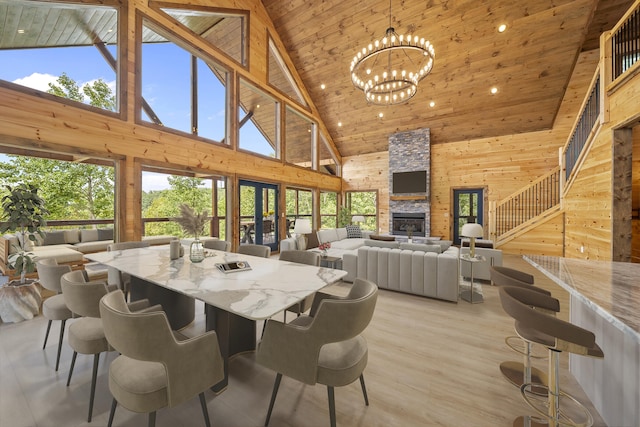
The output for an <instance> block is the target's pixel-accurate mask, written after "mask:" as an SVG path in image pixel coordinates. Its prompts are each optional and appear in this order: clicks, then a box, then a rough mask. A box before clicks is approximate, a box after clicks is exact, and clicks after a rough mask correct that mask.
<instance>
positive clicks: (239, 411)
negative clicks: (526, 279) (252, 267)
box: [0, 256, 605, 427]
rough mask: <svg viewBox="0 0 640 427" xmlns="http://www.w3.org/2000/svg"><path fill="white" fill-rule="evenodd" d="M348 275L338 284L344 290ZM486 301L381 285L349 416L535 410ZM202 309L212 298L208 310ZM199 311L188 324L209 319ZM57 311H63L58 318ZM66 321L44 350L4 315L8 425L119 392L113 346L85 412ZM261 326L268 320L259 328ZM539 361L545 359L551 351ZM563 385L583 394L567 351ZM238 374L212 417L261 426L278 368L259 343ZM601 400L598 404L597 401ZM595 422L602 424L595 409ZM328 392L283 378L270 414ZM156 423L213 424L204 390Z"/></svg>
mask: <svg viewBox="0 0 640 427" xmlns="http://www.w3.org/2000/svg"><path fill="white" fill-rule="evenodd" d="M504 264H505V265H507V266H512V267H515V268H519V269H522V270H525V271H528V272H530V273H533V274H535V276H536V283H537V284H538V285H540V286H542V287H545V288H548V289H550V290H551V291H552V292H553V294H554V296H556V297H558V298H560V299H561V302H562V315H561V317H562V318H565V319H566V318H567V317H568V315H567V313H568V295H567V294H566V293H565V292H564V291H562V290H561V289H560V288H558V287H557V286H556V285H555V284H553V283H552V282H551V281H549V280H548V279H546V278H545V277H544V276H543V275H541V274H538V273H537V272H536V270H535V269H533V267H531V266H529V264H527V263H526V262H524V261H522V259H520V258H519V257H515V256H505V261H504ZM345 289H346V285H336V286H335V287H334V290H335V291H336V292H344V290H345ZM483 292H484V295H485V302H484V303H483V304H473V305H472V304H468V303H466V302H464V301H460V302H459V303H458V304H455V303H449V302H442V301H437V300H431V299H428V298H420V297H415V296H411V295H405V294H400V293H394V292H388V291H384V290H381V291H380V296H379V299H378V305H377V307H376V313H375V315H374V318H373V320H372V322H371V325H370V326H369V328H368V329H367V331H366V333H365V335H366V338H367V340H368V344H369V364H368V366H367V369H366V371H365V379H366V382H367V389H368V392H369V400H370V406H368V407H366V406H365V405H364V402H363V398H362V393H361V391H360V386H359V384H358V383H357V382H356V383H354V384H351V385H349V386H346V387H342V388H339V389H336V409H337V421H338V425H339V426H343V427H346V426H367V427H369V426H385V427H390V426H403V427H404V426H510V425H512V421H513V419H514V418H516V417H517V416H519V415H523V414H529V413H530V410H529V408H528V407H527V405H526V404H525V403H524V401H523V400H522V398H521V397H520V393H519V391H518V390H517V389H516V388H515V387H513V386H512V385H510V384H509V383H507V382H506V381H505V380H504V379H503V378H502V376H501V374H500V372H499V369H498V365H499V364H500V362H502V361H504V360H518V357H517V355H516V354H515V353H513V352H512V351H511V350H509V349H508V347H507V346H506V345H505V344H504V337H505V336H507V335H510V334H512V332H513V321H512V320H511V319H510V318H509V317H507V315H506V314H505V313H504V312H503V311H502V308H501V307H500V301H499V297H498V292H497V288H495V287H492V286H490V285H488V284H484V285H483ZM198 312H199V313H201V312H202V310H198ZM202 321H203V318H202V316H201V315H199V317H198V319H197V321H196V322H195V324H194V325H192V326H190V327H189V332H192V333H197V332H198V330H199V328H201V327H202V323H203V322H202ZM56 323H58V322H56ZM58 327H59V323H58V324H54V327H53V328H52V332H51V334H52V336H50V339H49V344H48V345H47V348H46V349H45V350H44V351H43V350H42V340H43V337H44V331H45V328H46V320H45V319H43V318H42V316H39V317H38V318H36V319H34V320H31V321H27V322H22V323H18V324H0V426H1V427H27V426H29V427H32V426H37V427H44V426H56V427H57V426H104V425H106V424H107V419H108V413H109V408H110V403H111V395H110V394H109V390H108V385H107V372H108V365H109V363H110V362H111V361H112V360H113V359H114V358H115V357H116V354H115V353H110V354H108V355H107V357H103V358H102V360H101V363H100V370H99V378H98V385H97V393H96V402H95V407H94V419H93V422H92V423H90V424H89V423H87V422H86V414H87V407H88V401H89V386H90V381H91V364H92V357H90V356H82V355H80V356H78V361H77V363H76V368H75V370H74V376H73V379H72V382H71V385H70V386H69V387H66V386H65V383H66V378H67V374H68V369H69V363H70V360H71V354H72V352H71V350H70V348H69V347H68V345H67V344H66V343H65V345H64V347H63V357H62V360H61V362H60V370H59V372H58V373H55V372H54V369H53V366H54V364H55V353H56V345H57V334H58ZM258 329H260V328H258ZM536 365H537V366H539V367H540V368H542V369H543V370H545V371H546V366H545V365H546V362H545V361H539V362H536ZM562 367H563V375H562V379H561V385H562V386H563V388H564V389H565V390H567V391H569V392H571V393H573V394H574V395H575V396H576V397H578V399H579V400H581V401H583V402H585V401H587V399H586V397H585V396H584V394H583V393H582V390H581V389H580V387H579V386H578V385H577V383H576V381H575V379H574V378H573V377H572V376H571V375H570V374H569V373H568V370H567V369H566V368H567V357H566V355H563V356H562ZM230 372H231V377H230V383H229V387H228V389H227V390H226V391H224V392H223V393H221V394H219V395H215V394H213V393H211V392H208V393H207V394H206V397H207V402H208V407H209V413H210V415H211V419H212V423H213V425H214V426H220V427H222V426H229V427H231V426H241V427H246V426H261V425H263V423H264V417H265V414H266V410H267V407H268V404H269V397H270V394H271V389H272V385H273V380H274V377H275V374H274V373H273V372H271V371H269V370H267V369H264V368H262V367H261V366H259V365H257V364H256V363H255V362H254V355H253V354H245V355H240V356H237V357H235V358H234V359H233V360H232V361H231V364H230ZM592 411H593V409H592ZM593 413H594V416H595V419H596V423H595V425H596V426H604V425H605V424H604V423H603V422H602V420H601V419H600V417H599V416H598V414H597V413H595V411H593ZM328 424H329V417H328V409H327V393H326V388H325V387H323V386H319V385H318V386H307V385H303V384H301V383H298V382H296V381H294V380H291V379H288V378H286V377H285V378H284V379H283V381H282V384H281V386H280V393H279V395H278V399H277V401H276V405H275V409H274V413H273V416H272V419H271V424H270V425H271V426H274V427H277V426H297V427H305V426H310V427H311V426H314V427H315V426H326V425H328ZM114 425H116V426H132V427H133V426H141V425H146V415H142V414H134V413H131V412H128V411H127V410H125V409H123V408H119V409H118V412H117V413H116V418H115V422H114ZM156 425H157V426H159V427H161V426H201V425H204V422H203V419H202V413H201V411H200V406H199V402H198V399H193V400H192V401H189V402H186V403H184V404H182V405H179V406H177V407H175V408H170V409H163V410H161V411H159V413H158V418H157V424H156Z"/></svg>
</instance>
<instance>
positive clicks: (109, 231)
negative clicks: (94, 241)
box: [98, 228, 113, 240]
mask: <svg viewBox="0 0 640 427" xmlns="http://www.w3.org/2000/svg"><path fill="white" fill-rule="evenodd" d="M98 240H113V228H98Z"/></svg>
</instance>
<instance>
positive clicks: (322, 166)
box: [318, 134, 340, 176]
mask: <svg viewBox="0 0 640 427" xmlns="http://www.w3.org/2000/svg"><path fill="white" fill-rule="evenodd" d="M318 149H319V152H318V172H322V173H326V174H327V175H332V176H340V170H339V168H338V161H337V160H336V158H335V156H334V154H333V151H332V150H331V148H330V147H329V142H328V141H327V138H326V137H325V136H324V134H321V135H320V144H319V147H318Z"/></svg>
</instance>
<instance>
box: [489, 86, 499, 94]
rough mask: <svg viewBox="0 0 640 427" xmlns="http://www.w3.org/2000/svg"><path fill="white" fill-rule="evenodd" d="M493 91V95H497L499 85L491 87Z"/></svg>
mask: <svg viewBox="0 0 640 427" xmlns="http://www.w3.org/2000/svg"><path fill="white" fill-rule="evenodd" d="M491 93H492V94H493V95H495V94H496V93H498V88H497V87H495V86H494V87H492V88H491Z"/></svg>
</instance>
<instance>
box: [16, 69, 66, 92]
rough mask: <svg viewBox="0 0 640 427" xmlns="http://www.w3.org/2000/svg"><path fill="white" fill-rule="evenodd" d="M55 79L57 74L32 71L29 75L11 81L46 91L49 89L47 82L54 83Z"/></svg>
mask: <svg viewBox="0 0 640 427" xmlns="http://www.w3.org/2000/svg"><path fill="white" fill-rule="evenodd" d="M57 79H58V77H57V76H52V75H51V74H41V73H33V74H31V75H30V76H27V77H23V78H21V79H16V80H14V81H13V83H16V84H19V85H22V86H26V87H30V88H32V89H37V90H40V91H42V92H46V91H47V90H49V83H54V82H55V81H56V80H57Z"/></svg>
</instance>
